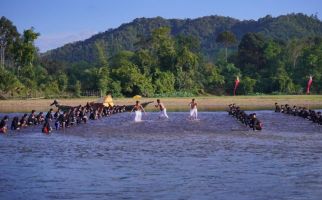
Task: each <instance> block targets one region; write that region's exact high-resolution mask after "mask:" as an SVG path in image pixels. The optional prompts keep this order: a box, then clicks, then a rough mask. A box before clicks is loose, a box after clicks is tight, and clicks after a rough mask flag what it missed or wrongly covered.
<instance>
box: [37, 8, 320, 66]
mask: <svg viewBox="0 0 322 200" xmlns="http://www.w3.org/2000/svg"><path fill="white" fill-rule="evenodd" d="M162 26H168V27H170V29H171V34H172V35H173V36H176V35H179V34H183V35H190V36H194V37H196V38H197V39H199V41H200V47H201V53H202V54H203V55H204V57H205V58H212V57H214V56H215V55H216V53H217V52H218V50H219V47H220V46H219V44H218V43H216V36H217V35H218V34H219V33H221V32H223V31H231V32H233V33H234V34H235V35H236V37H237V39H238V40H240V39H241V38H242V36H243V35H244V34H245V33H248V32H255V33H262V34H263V35H264V36H266V37H270V38H273V39H277V40H281V41H288V40H289V39H294V38H303V37H309V36H321V35H322V22H321V21H320V20H319V19H318V18H317V17H314V16H307V15H304V14H289V15H282V16H279V17H271V16H269V15H268V16H266V17H264V18H260V19H259V20H257V21H255V20H243V21H240V20H237V19H233V18H230V17H222V16H207V17H201V18H197V19H183V20H181V19H164V18H161V17H156V18H138V19H135V20H134V21H132V22H130V23H127V24H123V25H121V26H120V27H118V28H116V29H110V30H107V31H105V32H103V33H99V34H96V35H93V36H92V37H91V38H89V39H87V40H84V41H79V42H75V43H70V44H67V45H64V46H63V47H60V48H57V49H54V50H51V51H48V52H46V53H44V54H42V56H41V57H42V61H43V62H45V63H46V64H48V63H52V64H53V63H55V64H53V65H56V66H57V65H66V66H67V65H70V64H76V63H83V64H85V65H86V63H88V64H89V65H91V64H92V63H93V62H96V58H97V53H96V51H95V42H97V41H100V42H101V43H102V44H103V45H104V49H105V50H106V53H107V56H108V57H111V56H113V55H115V54H116V53H117V52H119V51H121V50H135V49H136V47H137V46H136V45H137V44H138V43H139V42H140V41H141V40H142V38H144V37H147V36H149V35H150V34H151V32H152V31H153V30H154V29H156V28H158V27H162ZM237 44H238V43H237ZM236 47H237V45H236Z"/></svg>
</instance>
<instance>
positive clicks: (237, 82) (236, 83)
mask: <svg viewBox="0 0 322 200" xmlns="http://www.w3.org/2000/svg"><path fill="white" fill-rule="evenodd" d="M239 82H240V81H239V77H238V76H237V77H236V80H235V88H234V96H236V90H237V87H238V85H239Z"/></svg>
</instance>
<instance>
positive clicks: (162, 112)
mask: <svg viewBox="0 0 322 200" xmlns="http://www.w3.org/2000/svg"><path fill="white" fill-rule="evenodd" d="M157 103H158V104H157V105H155V107H156V108H159V109H160V116H159V118H163V117H165V118H169V117H168V115H167V109H166V108H165V106H164V104H163V103H161V101H160V99H157Z"/></svg>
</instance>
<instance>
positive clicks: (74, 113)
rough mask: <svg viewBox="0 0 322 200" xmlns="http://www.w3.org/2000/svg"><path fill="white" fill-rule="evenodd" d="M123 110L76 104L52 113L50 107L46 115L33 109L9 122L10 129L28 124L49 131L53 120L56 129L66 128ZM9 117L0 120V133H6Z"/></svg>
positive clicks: (114, 107) (113, 107)
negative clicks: (40, 126)
mask: <svg viewBox="0 0 322 200" xmlns="http://www.w3.org/2000/svg"><path fill="white" fill-rule="evenodd" d="M121 112H125V106H110V107H106V106H97V105H95V106H94V105H93V106H92V105H90V104H86V106H81V105H79V106H76V107H72V106H70V108H69V109H68V110H67V111H62V110H61V109H59V108H58V109H57V111H56V112H55V113H54V111H53V109H52V108H51V109H50V110H49V111H48V112H47V114H46V115H44V113H43V112H39V113H38V114H36V111H35V110H32V111H31V113H30V114H29V115H28V114H24V115H23V116H22V117H21V118H19V117H18V116H15V117H14V118H13V119H12V122H11V127H10V129H11V130H19V129H21V128H26V127H28V126H34V125H42V132H43V133H49V132H51V131H52V127H51V122H55V123H54V124H55V128H56V130H58V129H60V128H68V127H71V126H74V125H77V124H80V123H86V122H87V119H88V118H89V119H90V120H96V119H100V118H102V117H106V116H109V115H112V114H116V113H121ZM8 121H9V117H8V116H7V115H6V116H4V117H3V119H2V120H1V121H0V133H6V132H7V130H8V127H7V126H8V125H7V123H8Z"/></svg>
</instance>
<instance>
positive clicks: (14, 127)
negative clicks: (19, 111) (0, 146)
mask: <svg viewBox="0 0 322 200" xmlns="http://www.w3.org/2000/svg"><path fill="white" fill-rule="evenodd" d="M10 129H11V130H19V129H20V122H19V118H18V117H17V116H16V117H14V118H13V120H12V122H11V127H10Z"/></svg>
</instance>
